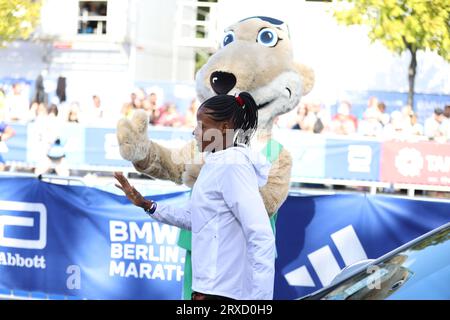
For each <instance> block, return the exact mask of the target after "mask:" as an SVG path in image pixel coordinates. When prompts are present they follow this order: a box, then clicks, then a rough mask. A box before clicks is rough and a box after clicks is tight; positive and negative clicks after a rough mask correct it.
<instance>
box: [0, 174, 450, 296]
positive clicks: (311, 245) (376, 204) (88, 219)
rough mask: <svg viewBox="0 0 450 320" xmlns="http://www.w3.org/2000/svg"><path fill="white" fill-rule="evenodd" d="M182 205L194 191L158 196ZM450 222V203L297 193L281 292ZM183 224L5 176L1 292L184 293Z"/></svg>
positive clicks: (285, 231) (283, 227)
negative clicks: (174, 224)
mask: <svg viewBox="0 0 450 320" xmlns="http://www.w3.org/2000/svg"><path fill="white" fill-rule="evenodd" d="M149 196H150V197H151V199H153V200H157V201H160V202H166V203H171V204H173V205H180V204H182V203H184V202H185V201H187V200H188V198H189V192H188V191H181V192H169V193H165V194H152V195H149ZM449 221H450V201H444V200H441V201H430V200H420V199H406V198H399V197H388V196H380V195H362V194H361V195H354V194H347V195H326V196H306V195H301V194H295V193H291V194H290V195H289V197H288V199H287V200H286V202H285V203H284V204H283V206H282V207H281V209H280V211H279V217H278V221H277V232H276V235H277V241H276V245H277V252H278V257H277V260H276V276H275V299H295V298H298V297H301V296H303V295H306V294H308V293H311V292H313V291H315V290H317V289H319V288H321V287H323V286H326V285H328V284H329V283H330V282H331V280H332V279H333V278H334V277H335V276H336V275H337V273H338V272H339V270H340V269H342V268H343V267H345V266H347V265H350V264H352V263H354V262H356V261H358V260H361V259H375V258H378V257H380V256H381V255H383V254H385V253H387V252H389V251H391V250H392V249H394V248H396V247H398V246H400V245H402V244H404V243H406V242H408V241H410V240H412V239H414V238H416V237H418V236H420V235H422V234H424V233H426V232H428V231H430V230H432V229H434V228H436V227H438V226H441V225H443V224H445V223H447V222H449ZM178 232H179V230H178V229H177V228H175V227H171V226H168V225H163V224H160V223H158V222H156V221H153V220H152V219H151V218H149V217H148V216H147V215H146V214H145V213H144V212H142V210H140V209H139V208H137V207H135V206H133V205H132V204H131V203H130V202H129V201H128V200H127V199H126V197H124V196H122V195H116V194H112V193H110V192H106V191H103V190H98V189H96V188H91V187H85V186H78V185H61V184H54V183H49V182H45V181H42V180H39V179H36V178H30V177H24V176H22V177H20V176H17V177H3V178H0V295H1V294H2V293H3V294H6V296H7V297H10V294H11V290H13V292H12V293H13V294H15V295H19V297H23V298H30V297H31V298H50V299H61V298H67V299H180V298H181V287H182V279H183V263H184V251H183V250H182V249H181V248H180V247H178V246H177V245H176V243H177V237H178Z"/></svg>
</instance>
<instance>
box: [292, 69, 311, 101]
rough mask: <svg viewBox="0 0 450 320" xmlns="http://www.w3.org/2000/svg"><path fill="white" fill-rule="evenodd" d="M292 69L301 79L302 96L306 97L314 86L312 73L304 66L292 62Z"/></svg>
mask: <svg viewBox="0 0 450 320" xmlns="http://www.w3.org/2000/svg"><path fill="white" fill-rule="evenodd" d="M294 68H295V70H297V72H298V73H299V74H300V76H301V77H302V82H303V83H302V85H303V95H304V96H306V95H307V94H308V93H309V92H310V91H311V90H312V88H313V86H314V78H315V76H314V71H313V70H312V69H311V68H310V67H307V66H305V65H304V64H301V63H297V62H294Z"/></svg>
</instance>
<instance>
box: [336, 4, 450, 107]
mask: <svg viewBox="0 0 450 320" xmlns="http://www.w3.org/2000/svg"><path fill="white" fill-rule="evenodd" d="M337 2H338V4H337V5H336V7H335V9H334V12H333V14H334V17H335V18H336V19H337V21H338V22H339V23H342V24H345V25H355V24H357V25H366V26H368V29H369V38H370V39H371V41H372V42H374V41H377V40H378V41H380V42H381V43H382V44H383V45H384V46H386V47H387V48H388V49H389V50H391V51H393V52H395V53H398V54H401V53H402V52H404V51H408V52H409V53H410V55H411V60H410V64H409V69H408V83H409V92H408V104H409V105H411V106H413V103H414V82H415V78H416V69H417V51H419V50H430V51H434V52H436V53H437V54H439V55H440V56H441V57H442V58H444V59H445V60H446V61H450V0H337Z"/></svg>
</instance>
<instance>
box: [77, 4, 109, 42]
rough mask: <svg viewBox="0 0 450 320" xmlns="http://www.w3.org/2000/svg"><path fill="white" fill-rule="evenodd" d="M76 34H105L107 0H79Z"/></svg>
mask: <svg viewBox="0 0 450 320" xmlns="http://www.w3.org/2000/svg"><path fill="white" fill-rule="evenodd" d="M78 3H79V8H80V13H79V15H78V34H95V35H102V34H106V22H107V12H108V1H79V2H78Z"/></svg>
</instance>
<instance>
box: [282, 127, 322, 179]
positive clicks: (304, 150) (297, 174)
mask: <svg viewBox="0 0 450 320" xmlns="http://www.w3.org/2000/svg"><path fill="white" fill-rule="evenodd" d="M274 138H275V139H276V140H277V141H279V142H280V143H281V144H282V145H283V147H284V148H286V149H287V150H288V151H289V153H290V154H291V156H292V171H291V178H292V179H294V180H295V179H296V178H297V179H298V178H319V179H320V178H325V145H326V139H325V137H324V136H322V135H317V134H305V133H304V132H301V131H300V130H274Z"/></svg>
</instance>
